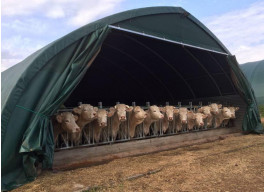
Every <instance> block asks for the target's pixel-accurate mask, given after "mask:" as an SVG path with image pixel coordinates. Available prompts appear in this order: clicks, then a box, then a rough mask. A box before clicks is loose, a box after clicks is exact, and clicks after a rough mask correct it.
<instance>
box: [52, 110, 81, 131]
mask: <svg viewBox="0 0 266 192" xmlns="http://www.w3.org/2000/svg"><path fill="white" fill-rule="evenodd" d="M77 120H78V117H77V116H76V115H73V114H72V113H70V112H63V113H60V114H58V115H56V121H57V122H58V123H59V124H61V127H62V129H63V130H64V131H66V132H67V133H78V132H80V127H79V126H78V125H77V124H76V121H77Z"/></svg>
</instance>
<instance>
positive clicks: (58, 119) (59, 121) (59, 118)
mask: <svg viewBox="0 0 266 192" xmlns="http://www.w3.org/2000/svg"><path fill="white" fill-rule="evenodd" d="M56 120H57V122H58V123H62V121H63V116H62V113H61V114H58V115H56Z"/></svg>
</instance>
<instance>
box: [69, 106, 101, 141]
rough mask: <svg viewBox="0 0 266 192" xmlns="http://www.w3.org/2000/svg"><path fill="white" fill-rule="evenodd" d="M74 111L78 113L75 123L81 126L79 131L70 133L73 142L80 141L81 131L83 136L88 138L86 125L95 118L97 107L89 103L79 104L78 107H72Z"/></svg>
mask: <svg viewBox="0 0 266 192" xmlns="http://www.w3.org/2000/svg"><path fill="white" fill-rule="evenodd" d="M73 111H74V113H76V114H77V115H78V117H79V118H78V120H77V124H78V126H79V127H80V128H81V131H82V132H80V133H75V134H72V137H73V138H75V139H74V140H75V144H76V145H77V144H79V143H81V133H83V134H84V137H85V138H86V139H87V140H89V136H88V132H89V128H88V127H87V126H86V125H88V124H89V123H91V122H92V121H93V120H95V119H96V118H97V111H98V108H97V107H93V106H92V105H90V104H81V105H80V106H78V107H75V108H74V109H73Z"/></svg>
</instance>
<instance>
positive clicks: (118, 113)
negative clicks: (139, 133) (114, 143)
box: [110, 104, 133, 140]
mask: <svg viewBox="0 0 266 192" xmlns="http://www.w3.org/2000/svg"><path fill="white" fill-rule="evenodd" d="M132 109H133V108H132V107H129V106H128V105H125V104H117V105H115V106H114V107H111V108H110V115H112V114H113V116H112V118H111V121H112V126H111V129H112V138H113V140H116V137H117V133H118V131H119V127H120V124H121V123H122V122H124V121H126V120H127V117H126V112H129V111H131V110H132ZM121 131H122V132H125V130H121Z"/></svg>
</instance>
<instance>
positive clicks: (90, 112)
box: [52, 103, 239, 145]
mask: <svg viewBox="0 0 266 192" xmlns="http://www.w3.org/2000/svg"><path fill="white" fill-rule="evenodd" d="M238 109H239V107H223V106H222V105H221V104H217V103H212V104H209V105H207V106H202V107H199V108H197V109H196V111H195V110H194V111H193V110H189V109H187V108H186V107H178V108H177V107H174V106H165V107H158V106H156V105H152V106H149V107H148V109H147V110H143V109H142V108H141V107H140V106H128V105H125V104H117V105H115V106H114V107H110V108H109V109H98V107H93V106H92V105H90V104H81V105H79V106H78V107H75V108H73V109H72V110H71V111H63V112H58V113H57V114H55V115H54V116H53V119H52V122H53V129H54V140H55V143H57V142H58V138H59V136H60V140H62V141H63V142H64V143H67V142H69V141H70V142H71V143H72V145H80V144H81V143H82V142H83V140H84V138H85V139H87V140H90V138H92V140H93V142H95V143H98V142H99V141H100V137H101V133H102V131H103V129H104V128H106V127H107V126H108V125H109V124H108V119H110V121H111V122H112V123H111V124H110V125H109V127H110V131H109V132H110V133H109V136H108V137H111V140H112V141H115V140H116V139H117V138H118V137H119V136H118V133H121V132H124V134H125V133H126V134H127V136H126V137H128V138H129V139H132V138H134V137H136V127H137V126H138V125H140V124H142V129H143V130H142V132H143V135H144V136H147V135H149V134H151V131H150V130H151V128H152V129H153V133H158V134H159V132H160V131H161V132H163V133H166V132H167V130H168V128H169V124H170V123H171V122H173V121H174V122H175V123H174V125H172V129H173V130H172V131H173V132H174V133H178V132H181V131H182V130H183V128H184V126H185V127H186V129H187V131H192V130H193V129H195V128H197V129H203V128H204V127H205V128H211V127H214V128H217V127H220V126H221V125H227V124H228V123H229V121H230V119H235V118H236V116H235V112H236V111H237V110H238ZM127 119H128V120H127ZM125 122H127V123H125ZM121 125H123V126H121ZM125 125H127V126H125ZM126 129H127V130H126ZM120 138H121V136H120Z"/></svg>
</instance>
